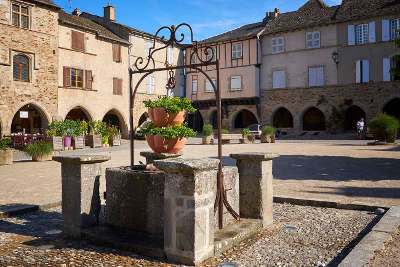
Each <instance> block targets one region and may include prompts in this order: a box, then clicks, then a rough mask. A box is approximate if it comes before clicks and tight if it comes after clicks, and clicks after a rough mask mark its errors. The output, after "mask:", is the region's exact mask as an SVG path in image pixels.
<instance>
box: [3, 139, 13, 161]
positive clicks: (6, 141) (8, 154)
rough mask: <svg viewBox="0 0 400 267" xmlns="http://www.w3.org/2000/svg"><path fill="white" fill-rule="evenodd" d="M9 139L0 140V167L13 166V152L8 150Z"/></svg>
mask: <svg viewBox="0 0 400 267" xmlns="http://www.w3.org/2000/svg"><path fill="white" fill-rule="evenodd" d="M11 143H12V140H11V139H10V138H3V139H0V166H1V165H11V164H13V151H12V150H11V149H10V145H11Z"/></svg>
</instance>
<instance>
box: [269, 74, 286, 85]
mask: <svg viewBox="0 0 400 267" xmlns="http://www.w3.org/2000/svg"><path fill="white" fill-rule="evenodd" d="M272 88H274V89H277V88H286V71H284V70H276V71H274V72H272Z"/></svg>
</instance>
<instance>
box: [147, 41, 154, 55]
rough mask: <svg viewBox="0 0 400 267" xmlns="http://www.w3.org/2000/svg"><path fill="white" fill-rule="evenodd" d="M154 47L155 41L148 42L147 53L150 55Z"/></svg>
mask: <svg viewBox="0 0 400 267" xmlns="http://www.w3.org/2000/svg"><path fill="white" fill-rule="evenodd" d="M152 48H153V43H152V42H150V41H149V42H146V55H147V56H150V52H151V50H152Z"/></svg>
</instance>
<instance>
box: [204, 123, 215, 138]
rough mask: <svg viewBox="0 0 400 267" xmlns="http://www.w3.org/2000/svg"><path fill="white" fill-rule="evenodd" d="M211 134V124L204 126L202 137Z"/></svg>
mask: <svg viewBox="0 0 400 267" xmlns="http://www.w3.org/2000/svg"><path fill="white" fill-rule="evenodd" d="M212 133H213V126H212V125H211V124H204V126H203V136H210V135H212Z"/></svg>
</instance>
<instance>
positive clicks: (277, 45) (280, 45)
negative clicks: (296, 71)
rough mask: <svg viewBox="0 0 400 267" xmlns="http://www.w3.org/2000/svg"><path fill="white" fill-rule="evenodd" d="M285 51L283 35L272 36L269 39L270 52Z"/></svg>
mask: <svg viewBox="0 0 400 267" xmlns="http://www.w3.org/2000/svg"><path fill="white" fill-rule="evenodd" d="M284 51H285V41H284V39H283V37H279V38H272V40H271V53H272V54H277V53H282V52H284Z"/></svg>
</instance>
